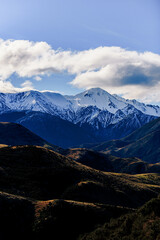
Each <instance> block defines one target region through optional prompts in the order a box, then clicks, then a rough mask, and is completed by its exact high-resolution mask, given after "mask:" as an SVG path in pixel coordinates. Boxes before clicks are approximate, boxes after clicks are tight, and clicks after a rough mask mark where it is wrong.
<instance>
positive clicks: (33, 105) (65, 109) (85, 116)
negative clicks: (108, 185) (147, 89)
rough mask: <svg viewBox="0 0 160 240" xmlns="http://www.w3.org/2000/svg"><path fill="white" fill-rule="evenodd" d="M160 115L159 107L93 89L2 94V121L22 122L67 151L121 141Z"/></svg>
mask: <svg viewBox="0 0 160 240" xmlns="http://www.w3.org/2000/svg"><path fill="white" fill-rule="evenodd" d="M159 116H160V107H159V106H154V105H146V104H144V103H140V102H138V101H136V100H126V99H124V98H122V97H119V96H117V95H111V94H109V93H108V92H106V91H104V90H102V89H100V88H92V89H89V90H87V91H84V92H82V93H80V94H77V95H75V96H65V95H64V96H63V95H61V94H59V93H54V92H38V91H27V92H20V93H1V94H0V121H7V122H15V123H19V124H21V125H23V126H25V127H27V128H28V129H30V130H31V131H33V132H34V133H36V134H37V135H39V136H40V137H42V138H43V139H45V140H46V141H48V142H50V143H52V144H54V145H58V146H61V147H64V148H68V147H73V146H79V145H80V144H83V143H96V142H102V141H106V140H111V139H120V138H122V137H125V136H127V135H128V134H130V133H131V132H133V131H134V130H136V129H137V128H139V127H141V126H143V125H144V124H146V123H148V122H150V121H151V120H153V119H155V118H157V117H159Z"/></svg>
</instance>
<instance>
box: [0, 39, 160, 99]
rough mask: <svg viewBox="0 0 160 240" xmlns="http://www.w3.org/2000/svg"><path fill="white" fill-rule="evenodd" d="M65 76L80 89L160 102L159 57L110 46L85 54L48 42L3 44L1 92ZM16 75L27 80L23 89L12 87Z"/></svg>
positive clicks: (0, 57) (9, 42) (0, 70)
mask: <svg viewBox="0 0 160 240" xmlns="http://www.w3.org/2000/svg"><path fill="white" fill-rule="evenodd" d="M61 72H67V73H68V74H70V75H73V80H72V81H71V82H70V84H72V85H74V86H75V87H78V88H85V89H88V88H91V87H101V88H103V89H106V90H107V91H109V92H111V93H117V94H122V95H123V97H125V98H138V99H141V100H142V101H146V102H160V96H159V91H160V55H158V54H155V53H152V52H144V53H140V52H136V51H129V50H127V49H123V48H120V47H106V46H104V47H98V48H95V49H89V50H85V51H71V50H67V51H66V50H62V49H58V50H54V49H53V48H52V47H51V46H50V45H49V44H47V43H46V42H31V41H27V40H3V39H1V40H0V90H1V92H14V91H24V90H28V89H32V88H34V87H33V84H32V82H30V81H29V78H31V77H33V78H34V79H35V80H37V81H39V80H41V78H42V76H45V75H52V74H54V73H61ZM12 74H17V75H18V76H19V77H22V78H26V79H25V82H24V83H22V84H21V86H22V88H15V87H14V86H13V85H12V83H11V82H10V80H9V78H10V77H11V76H12ZM42 81H44V80H42ZM53 81H54V80H53Z"/></svg>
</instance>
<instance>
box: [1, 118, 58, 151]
mask: <svg viewBox="0 0 160 240" xmlns="http://www.w3.org/2000/svg"><path fill="white" fill-rule="evenodd" d="M0 144H1V145H2V147H3V144H4V145H10V146H16V145H37V146H45V147H48V148H51V149H54V150H55V151H59V150H60V148H59V147H57V146H54V145H51V144H49V143H48V142H47V141H45V140H44V139H42V138H41V137H39V136H37V135H36V134H35V133H33V132H31V131H30V130H28V129H27V128H25V127H23V126H21V125H20V124H16V123H11V122H0Z"/></svg>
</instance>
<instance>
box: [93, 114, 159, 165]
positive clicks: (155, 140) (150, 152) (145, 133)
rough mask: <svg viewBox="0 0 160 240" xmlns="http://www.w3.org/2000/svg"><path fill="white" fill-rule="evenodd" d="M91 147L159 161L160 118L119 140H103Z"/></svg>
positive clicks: (123, 155) (111, 152) (124, 155)
mask: <svg viewBox="0 0 160 240" xmlns="http://www.w3.org/2000/svg"><path fill="white" fill-rule="evenodd" d="M92 149H94V150H96V151H104V152H106V153H110V154H112V155H115V156H119V157H138V158H141V159H142V160H144V161H146V162H149V163H157V162H160V118H158V119H155V120H153V121H151V122H150V123H147V124H146V125H144V126H143V127H141V128H140V129H138V130H136V131H134V132H133V133H132V134H130V135H128V136H127V137H125V138H123V139H121V140H112V141H108V142H104V143H101V144H98V145H96V146H93V148H92Z"/></svg>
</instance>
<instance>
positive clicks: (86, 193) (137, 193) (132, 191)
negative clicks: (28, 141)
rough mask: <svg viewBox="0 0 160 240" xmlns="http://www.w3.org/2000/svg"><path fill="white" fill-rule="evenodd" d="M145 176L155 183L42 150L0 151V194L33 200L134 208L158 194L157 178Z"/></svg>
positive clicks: (28, 147)
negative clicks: (72, 201) (88, 165)
mask: <svg viewBox="0 0 160 240" xmlns="http://www.w3.org/2000/svg"><path fill="white" fill-rule="evenodd" d="M148 176H152V177H154V178H155V179H156V180H155V181H154V182H153V180H152V178H148V180H147V181H146V180H145V181H144V179H143V178H140V177H139V175H138V177H137V175H135V176H131V175H127V174H117V173H104V172H101V171H98V170H95V169H92V168H89V167H87V166H84V165H82V164H80V163H77V162H75V161H73V160H71V159H69V158H66V157H65V156H62V155H60V154H58V153H56V152H53V151H51V150H49V149H45V148H42V147H36V146H18V147H8V148H1V149H0V190H1V191H4V192H8V193H11V194H16V195H21V196H24V197H30V198H33V199H39V200H50V199H56V198H60V199H68V200H70V199H72V200H75V201H84V202H92V203H95V202H97V203H103V204H112V205H116V206H117V205H118V206H126V207H138V206H141V205H143V204H144V203H145V202H146V201H147V200H150V199H151V198H153V197H155V196H157V195H158V194H159V193H160V186H159V184H160V176H159V175H158V174H151V175H150V174H149V175H148ZM150 179H151V181H150Z"/></svg>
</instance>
